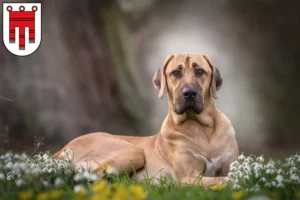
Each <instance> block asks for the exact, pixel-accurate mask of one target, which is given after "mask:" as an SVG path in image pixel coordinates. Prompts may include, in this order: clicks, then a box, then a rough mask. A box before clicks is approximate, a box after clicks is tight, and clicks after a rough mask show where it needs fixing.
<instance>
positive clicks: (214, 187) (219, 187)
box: [210, 184, 225, 190]
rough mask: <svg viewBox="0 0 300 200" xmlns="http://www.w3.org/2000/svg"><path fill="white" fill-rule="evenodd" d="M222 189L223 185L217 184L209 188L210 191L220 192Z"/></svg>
mask: <svg viewBox="0 0 300 200" xmlns="http://www.w3.org/2000/svg"><path fill="white" fill-rule="evenodd" d="M223 188H225V185H223V184H217V185H214V186H211V187H210V189H212V190H222V189H223Z"/></svg>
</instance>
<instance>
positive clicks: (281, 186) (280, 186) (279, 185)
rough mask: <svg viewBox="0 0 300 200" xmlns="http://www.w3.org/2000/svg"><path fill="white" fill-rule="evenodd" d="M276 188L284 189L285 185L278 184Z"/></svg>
mask: <svg viewBox="0 0 300 200" xmlns="http://www.w3.org/2000/svg"><path fill="white" fill-rule="evenodd" d="M276 187H278V188H283V187H284V185H283V183H278V184H277V185H276Z"/></svg>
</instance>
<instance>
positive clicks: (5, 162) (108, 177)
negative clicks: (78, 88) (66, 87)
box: [0, 152, 300, 200]
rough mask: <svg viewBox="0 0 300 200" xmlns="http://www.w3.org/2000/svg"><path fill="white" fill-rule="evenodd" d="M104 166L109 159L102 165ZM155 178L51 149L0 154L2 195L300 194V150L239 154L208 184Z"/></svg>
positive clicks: (238, 199) (137, 198) (25, 199)
mask: <svg viewBox="0 0 300 200" xmlns="http://www.w3.org/2000/svg"><path fill="white" fill-rule="evenodd" d="M102 167H103V168H104V170H105V171H106V170H108V169H109V168H110V166H109V165H106V166H102ZM156 181H157V183H156V184H154V183H153V182H154V179H153V178H151V177H147V178H145V180H143V181H138V180H136V179H134V178H133V179H132V178H130V177H129V176H128V175H123V176H114V175H112V174H108V173H105V174H104V175H102V176H99V175H97V174H95V173H93V172H91V171H84V170H83V169H81V168H76V167H75V166H74V165H73V164H72V162H71V161H63V160H58V159H55V158H53V157H52V156H51V154H50V153H49V152H46V153H39V154H38V155H35V156H33V157H30V156H28V155H26V154H18V153H12V152H8V153H6V154H4V155H0V199H3V200H4V199H5V200H10V199H22V200H30V199H40V200H47V199H78V200H79V199H114V200H118V199H119V200H123V199H133V200H142V199H166V200H168V199H170V200H175V199H234V200H242V199H250V200H252V199H262V200H263V199H270V200H271V199H272V200H275V199H300V155H298V154H296V155H293V156H291V157H289V158H286V159H285V160H271V159H268V160H266V159H265V158H264V157H263V156H259V157H256V156H253V155H251V156H247V157H245V156H244V155H241V156H239V158H238V159H237V160H236V161H234V162H233V163H232V164H231V166H230V173H229V174H228V178H227V179H226V180H225V181H224V182H223V183H222V184H219V185H215V186H212V187H209V188H204V187H202V186H197V185H179V184H177V183H176V182H175V181H174V180H172V179H168V178H165V177H161V178H158V179H157V180H156Z"/></svg>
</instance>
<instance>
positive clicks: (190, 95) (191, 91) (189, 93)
mask: <svg viewBox="0 0 300 200" xmlns="http://www.w3.org/2000/svg"><path fill="white" fill-rule="evenodd" d="M182 93H183V96H184V98H185V99H186V100H194V99H195V98H196V97H197V94H198V91H197V89H196V88H183V90H182Z"/></svg>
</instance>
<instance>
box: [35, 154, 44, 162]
mask: <svg viewBox="0 0 300 200" xmlns="http://www.w3.org/2000/svg"><path fill="white" fill-rule="evenodd" d="M33 158H34V159H36V160H37V161H41V160H42V156H40V155H35V156H33Z"/></svg>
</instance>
